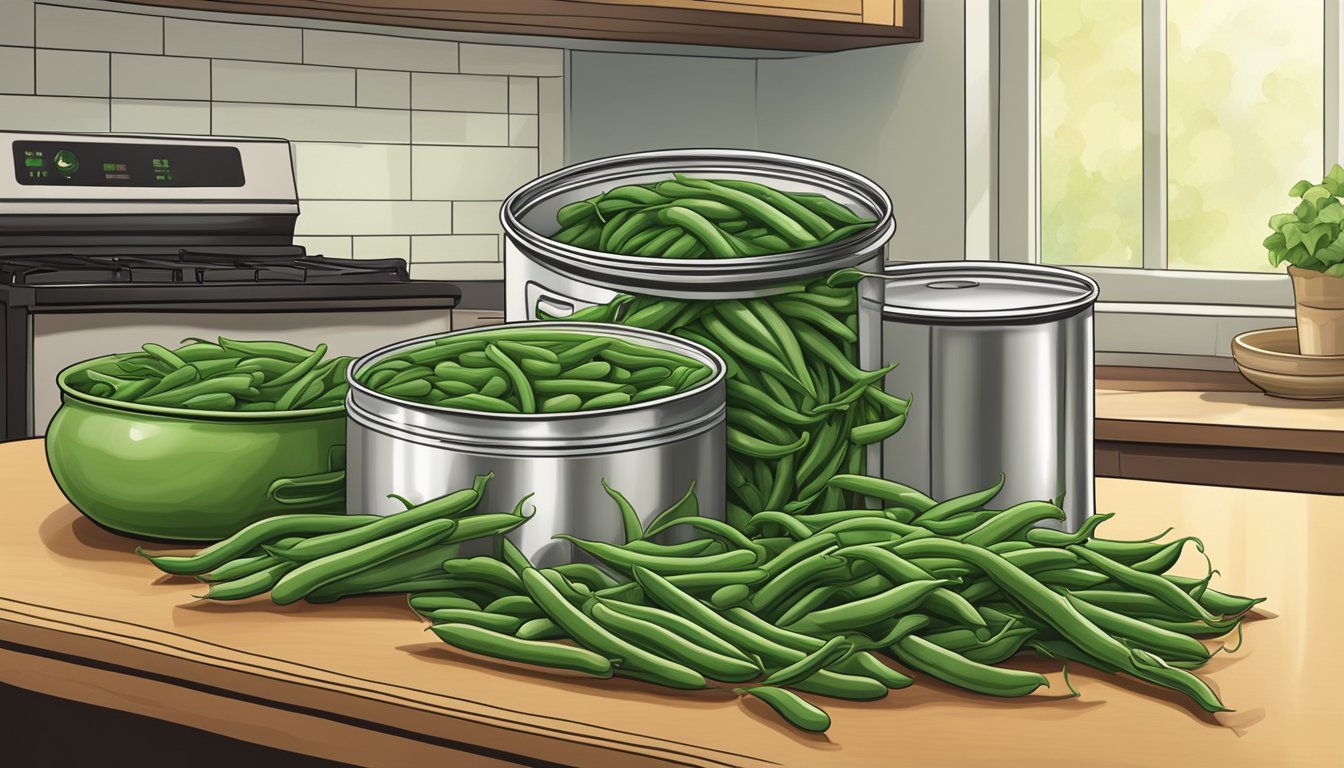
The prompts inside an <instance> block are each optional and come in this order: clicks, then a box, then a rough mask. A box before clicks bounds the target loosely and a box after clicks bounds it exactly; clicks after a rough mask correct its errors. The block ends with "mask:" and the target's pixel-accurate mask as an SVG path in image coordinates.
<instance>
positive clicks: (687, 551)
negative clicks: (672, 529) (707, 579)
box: [621, 539, 721, 557]
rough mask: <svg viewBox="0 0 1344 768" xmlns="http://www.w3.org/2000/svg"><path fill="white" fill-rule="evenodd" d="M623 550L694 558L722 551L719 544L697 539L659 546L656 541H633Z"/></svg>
mask: <svg viewBox="0 0 1344 768" xmlns="http://www.w3.org/2000/svg"><path fill="white" fill-rule="evenodd" d="M621 548H622V549H626V550H629V551H631V552H637V553H639V554H643V555H662V556H665V557H694V556H696V555H703V554H706V553H708V552H710V551H711V550H716V551H721V550H720V548H719V544H718V542H716V541H710V540H708V539H696V540H694V541H685V542H681V543H680V544H659V543H657V542H654V541H631V542H628V543H626V544H625V545H624V546H623V547H621Z"/></svg>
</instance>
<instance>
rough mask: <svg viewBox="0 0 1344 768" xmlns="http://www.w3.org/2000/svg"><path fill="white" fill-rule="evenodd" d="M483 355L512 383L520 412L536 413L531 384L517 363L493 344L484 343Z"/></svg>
mask: <svg viewBox="0 0 1344 768" xmlns="http://www.w3.org/2000/svg"><path fill="white" fill-rule="evenodd" d="M504 343H505V342H502V341H501V342H500V345H502V344H504ZM485 356H486V357H488V358H489V359H490V362H492V363H494V364H495V365H496V366H498V367H499V369H500V370H502V371H504V375H505V376H507V377H508V379H509V382H510V383H512V384H513V388H514V391H516V392H517V393H518V403H519V406H520V407H521V410H522V412H523V413H536V412H537V401H536V398H535V396H534V395H533V393H532V385H531V383H530V382H529V381H528V378H527V374H525V373H523V369H522V368H519V367H518V363H516V362H515V361H514V360H513V358H511V357H509V356H508V355H507V354H505V352H504V351H503V350H502V349H501V347H500V346H497V345H495V344H486V345H485ZM552 356H554V354H552Z"/></svg>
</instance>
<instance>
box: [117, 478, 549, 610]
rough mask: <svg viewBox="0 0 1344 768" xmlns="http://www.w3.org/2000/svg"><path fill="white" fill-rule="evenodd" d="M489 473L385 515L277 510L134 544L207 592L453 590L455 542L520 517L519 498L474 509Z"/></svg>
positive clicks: (307, 595) (279, 594)
mask: <svg viewBox="0 0 1344 768" xmlns="http://www.w3.org/2000/svg"><path fill="white" fill-rule="evenodd" d="M491 477H492V475H480V476H478V477H477V478H476V482H475V483H474V484H473V486H472V487H471V488H464V489H462V490H459V491H455V492H453V493H450V494H447V495H445V496H442V497H439V498H436V499H432V500H430V501H426V502H424V503H422V504H411V503H410V502H408V501H406V500H404V499H401V501H402V503H403V504H404V505H405V506H406V509H405V511H403V512H398V513H395V514H392V515H386V516H378V515H314V514H296V515H278V516H276V517H269V518H266V519H265V520H260V521H258V522H255V523H253V524H252V525H249V526H247V527H246V528H244V529H242V530H241V531H239V532H237V533H235V534H234V535H233V536H230V537H229V538H227V539H225V540H223V541H220V542H218V543H216V544H212V545H211V546H209V547H206V548H205V549H202V550H200V551H199V552H196V553H195V554H192V555H188V556H183V555H171V554H166V553H158V552H145V551H143V550H140V549H137V550H136V553H137V554H139V555H141V556H143V557H145V558H146V559H147V560H149V562H151V563H153V564H154V566H155V567H157V568H158V569H159V570H161V571H163V572H164V573H170V574H174V575H179V576H195V577H196V578H198V579H200V580H201V581H202V582H204V583H206V584H207V585H208V586H209V589H208V590H207V591H206V593H205V595H203V596H202V597H205V598H208V599H210V600H242V599H245V598H249V597H255V596H257V595H263V594H267V593H269V594H270V597H271V600H272V602H274V603H276V604H277V605H286V604H289V603H293V602H295V601H297V600H307V601H308V602H312V603H328V602H332V601H334V600H339V599H341V598H343V597H348V596H350V595H360V594H369V593H380V592H417V591H423V590H436V589H457V588H460V587H463V586H467V585H469V582H464V581H461V580H458V579H454V578H452V577H451V576H450V574H448V573H446V572H445V571H444V568H443V564H444V561H446V560H449V559H451V558H454V557H456V556H457V553H458V550H459V547H460V545H461V544H462V543H463V542H466V541H471V540H475V539H484V538H490V537H496V536H499V535H500V534H503V533H505V532H507V531H510V530H512V529H514V528H516V527H518V526H519V525H522V524H523V523H524V522H526V521H527V519H528V516H527V515H525V514H523V511H522V508H523V502H521V501H520V502H519V503H518V506H517V507H515V508H514V510H513V511H512V512H511V513H506V514H499V513H479V512H475V511H474V510H475V509H476V506H477V505H478V504H479V503H480V501H481V497H482V495H483V494H484V492H485V487H486V484H487V483H488V482H489V480H490V478H491ZM397 498H400V497H397Z"/></svg>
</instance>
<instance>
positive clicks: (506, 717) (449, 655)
mask: <svg viewBox="0 0 1344 768" xmlns="http://www.w3.org/2000/svg"><path fill="white" fill-rule="evenodd" d="M0 488H2V489H3V490H4V502H3V504H0V507H3V513H0V682H4V683H8V684H11V685H16V686H20V687H24V688H28V689H31V690H35V691H39V692H42V693H46V694H49V695H55V696H60V697H65V698H69V699H76V700H79V701H83V702H87V703H91V704H95V705H100V706H105V707H113V708H117V709H122V710H126V711H130V712H135V713H138V714H142V715H147V716H151V717H157V718H162V719H166V720H170V721H173V722H177V723H181V724H184V725H188V726H191V727H196V728H203V729H206V730H211V731H215V732H219V733H223V734H225V735H228V736H232V737H235V738H241V739H246V740H249V741H253V742H257V743H262V744H266V745H269V746H274V747H279V748H283V749H289V750H293V751H297V752H304V753H308V754H312V755H316V756H320V757H325V758H328V759H334V760H342V761H347V762H353V763H358V764H366V765H401V766H404V765H412V764H418V763H417V762H415V761H420V760H433V759H439V760H442V759H444V758H445V757H447V758H450V759H454V760H456V761H457V762H456V763H455V764H457V765H464V766H474V765H503V764H523V765H553V764H564V765H582V766H622V767H624V766H642V765H686V766H692V765H693V766H768V765H797V766H809V767H817V768H820V767H822V766H846V767H847V768H853V767H855V766H885V765H892V764H896V763H898V762H899V763H902V764H907V765H917V766H943V765H945V766H958V767H961V766H975V765H990V764H993V765H999V766H1004V765H1034V766H1069V768H1076V766H1078V765H1088V766H1092V767H1093V768H1097V767H1099V766H1135V767H1137V766H1147V765H1196V764H1203V765H1224V766H1241V765H1247V766H1249V765H1275V766H1324V765H1344V729H1342V728H1341V727H1340V725H1341V723H1344V696H1341V695H1340V694H1339V691H1340V689H1341V687H1344V686H1342V684H1344V661H1342V659H1344V655H1341V653H1340V651H1338V650H1337V649H1336V648H1335V647H1334V640H1335V639H1336V638H1337V637H1338V636H1339V631H1338V630H1339V627H1340V624H1341V619H1340V615H1341V612H1340V610H1339V609H1340V607H1341V604H1340V598H1339V591H1338V586H1337V581H1338V579H1337V578H1336V575H1337V574H1336V573H1335V572H1334V570H1333V569H1335V568H1338V567H1339V559H1338V558H1339V557H1340V553H1341V551H1344V498H1342V497H1329V496H1311V495H1306V494H1290V493H1279V492H1268V491H1250V490H1239V489H1228V488H1212V487H1201V486H1182V485H1172V484H1162V483H1149V482H1138V481H1131V480H1100V481H1098V483H1097V499H1098V507H1099V511H1101V512H1115V513H1117V514H1116V517H1115V518H1114V519H1113V520H1111V521H1110V522H1107V523H1106V524H1105V525H1103V526H1102V529H1101V530H1102V533H1103V534H1104V535H1108V536H1111V537H1125V536H1130V537H1140V536H1148V535H1151V534H1155V533H1157V532H1158V531H1161V530H1162V529H1164V528H1166V527H1167V526H1174V527H1175V530H1174V531H1173V532H1172V535H1173V536H1175V535H1185V534H1196V535H1199V536H1201V537H1202V538H1203V540H1204V542H1205V543H1206V544H1207V547H1208V552H1209V554H1210V555H1211V556H1212V557H1213V559H1214V563H1215V565H1217V566H1218V567H1219V568H1220V569H1221V572H1222V575H1221V576H1219V577H1217V578H1216V580H1215V582H1214V585H1215V586H1217V587H1218V588H1220V589H1223V590H1225V591H1230V592H1234V593H1241V594H1246V593H1254V594H1263V595H1268V596H1269V600H1268V602H1266V603H1263V604H1262V605H1261V606H1259V610H1258V611H1257V613H1258V616H1257V618H1256V620H1254V621H1250V622H1248V624H1247V626H1246V631H1245V642H1244V644H1243V645H1242V647H1241V648H1240V650H1238V651H1237V652H1236V653H1231V654H1219V655H1218V656H1217V657H1216V658H1215V659H1214V660H1213V661H1212V662H1210V663H1209V665H1208V666H1207V667H1206V668H1205V670H1204V671H1203V672H1202V673H1201V674H1202V675H1203V676H1204V677H1205V678H1206V679H1207V680H1208V681H1209V682H1210V684H1211V685H1212V686H1213V687H1214V688H1215V689H1216V690H1217V691H1218V692H1219V693H1220V695H1221V696H1222V697H1223V699H1224V701H1225V702H1226V703H1227V704H1228V706H1230V707H1232V708H1234V709H1236V710H1237V711H1235V712H1231V713H1224V714H1220V715H1217V716H1213V715H1206V714H1204V713H1202V712H1200V711H1198V710H1197V709H1195V708H1194V707H1193V705H1190V704H1188V703H1187V702H1186V701H1184V700H1183V699H1181V698H1180V697H1178V696H1176V695H1174V694H1168V693H1166V692H1160V691H1158V690H1155V689H1152V688H1151V687H1149V686H1147V685H1145V684H1142V683H1139V682H1136V681H1132V680H1128V679H1124V678H1113V677H1110V676H1107V675H1103V674H1100V673H1097V672H1094V671H1091V670H1085V669H1081V668H1074V669H1072V670H1070V678H1071V680H1072V682H1073V685H1074V686H1075V687H1076V688H1077V689H1078V690H1079V691H1080V692H1081V694H1082V695H1081V697H1080V698H1070V697H1069V696H1068V695H1067V689H1066V688H1065V686H1064V684H1063V680H1062V678H1061V675H1060V674H1059V668H1058V665H1057V664H1054V663H1046V662H1043V661H1037V660H1034V659H1027V660H1023V661H1019V662H1014V663H1015V664H1016V665H1017V666H1020V667H1024V668H1031V669H1036V670H1039V671H1042V672H1044V673H1045V674H1046V675H1047V677H1048V678H1049V679H1050V681H1051V688H1050V689H1049V690H1044V689H1043V690H1042V691H1041V692H1038V693H1037V694H1033V695H1031V696H1028V697H1025V698H1023V699H1016V700H998V699H989V698H985V697H980V696H974V695H971V694H967V693H963V692H961V691H959V690H957V689H954V688H951V687H949V686H946V685H942V684H939V683H936V682H931V681H928V680H925V679H920V680H918V681H917V682H916V684H915V685H914V686H913V687H911V688H908V689H906V690H901V691H893V692H891V695H889V696H888V697H887V698H886V699H885V700H882V701H878V702H869V703H848V702H840V701H825V700H819V701H821V703H823V704H824V706H825V707H826V709H827V710H828V711H829V712H830V714H831V717H832V719H833V721H834V724H833V726H832V728H831V730H830V732H829V733H828V734H826V735H825V736H808V735H800V734H799V733H797V732H794V731H792V730H791V729H789V728H788V727H787V726H785V725H783V724H781V723H780V722H779V721H778V720H777V719H776V718H774V717H773V716H771V714H770V713H768V712H767V711H765V710H764V709H763V708H762V707H763V705H761V704H760V703H759V702H751V703H743V702H739V701H738V700H736V699H735V698H734V697H733V696H732V695H731V694H729V693H727V692H726V691H725V692H717V691H716V692H700V693H696V694H677V693H670V692H665V691H661V690H655V689H654V688H652V687H649V686H647V685H644V684H641V683H637V682H633V681H624V680H608V681H602V680H583V679H577V678H560V677H548V676H542V675H538V674H533V673H531V672H528V671H523V670H522V669H519V668H514V667H510V666H507V665H505V664H499V663H493V662H487V661H483V660H478V659H472V658H468V657H465V656H463V655H459V654H457V653H455V652H454V651H452V650H450V649H449V648H448V647H446V646H445V645H443V644H442V643H439V642H437V641H436V640H434V639H433V638H432V636H428V635H426V634H425V633H424V632H423V631H422V630H423V627H424V625H423V624H422V623H421V622H420V621H419V620H418V619H417V618H416V617H415V616H414V615H413V614H411V613H410V611H409V610H408V609H407V608H406V607H405V605H404V602H403V600H402V599H400V598H397V597H390V596H389V597H378V598H355V599H350V600H346V601H342V602H341V603H339V604H333V605H322V606H309V605H302V604H300V605H291V606H287V607H283V608H281V607H277V606H274V605H272V604H271V603H270V602H269V601H267V600H265V599H264V598H263V599H261V600H253V601H248V602H244V603H238V604H209V603H205V602H202V601H200V600H197V599H195V598H193V595H194V594H199V593H200V592H201V589H200V586H199V585H198V584H197V583H196V582H195V581H194V580H191V579H184V578H177V577H169V576H164V575H161V574H159V573H158V572H157V571H155V570H154V569H153V568H152V567H150V566H149V565H148V564H147V563H145V562H144V561H143V560H141V559H139V558H138V557H136V556H135V555H134V554H133V553H132V550H134V548H135V546H136V545H137V544H139V543H140V542H138V541H135V540H133V539H128V538H124V537H121V536H117V535H115V534H112V533H109V532H107V531H105V530H103V529H101V528H99V527H98V526H97V525H95V524H94V523H92V522H91V521H90V520H88V519H86V518H84V517H83V516H81V515H80V514H79V513H78V512H77V511H76V510H75V509H73V508H72V507H71V506H70V505H69V504H68V503H67V502H66V500H65V499H64V498H63V497H62V496H61V494H60V492H59V491H58V490H57V488H56V486H55V484H54V483H53V481H52V479H51V477H50V475H49V473H48V471H47V468H46V465H45V460H44V456H43V450H42V443H41V441H39V440H28V441H22V442H13V443H5V444H0ZM1190 554H1192V555H1193V554H1194V553H1193V550H1191V552H1190ZM1202 567H1203V561H1202V559H1199V560H1194V559H1187V560H1185V561H1183V562H1182V564H1181V566H1178V569H1179V570H1182V571H1184V572H1188V573H1191V574H1199V573H1202ZM156 759H160V760H162V759H171V756H167V755H157V756H156Z"/></svg>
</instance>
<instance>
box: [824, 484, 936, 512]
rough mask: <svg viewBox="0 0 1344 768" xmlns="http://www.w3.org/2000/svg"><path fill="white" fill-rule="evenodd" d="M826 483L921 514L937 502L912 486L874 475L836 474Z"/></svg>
mask: <svg viewBox="0 0 1344 768" xmlns="http://www.w3.org/2000/svg"><path fill="white" fill-rule="evenodd" d="M827 485H830V486H832V487H835V488H839V489H840V490H842V491H850V492H853V493H858V494H861V495H863V496H868V497H870V498H874V499H881V500H882V501H889V502H893V503H896V504H900V505H902V506H905V507H909V508H910V509H913V510H915V511H916V512H918V513H921V514H923V513H926V512H927V511H928V510H930V509H932V508H933V507H934V506H936V505H937V502H935V501H934V500H933V499H931V498H929V497H928V496H927V495H925V494H923V493H921V492H919V491H917V490H915V489H914V488H911V487H909V486H906V485H901V484H900V483H896V482H893V481H891V480H881V479H878V478H875V477H864V476H862V475H836V476H835V477H832V478H831V479H830V480H828V481H827Z"/></svg>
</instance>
